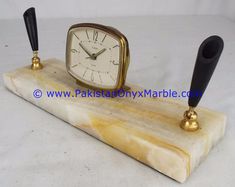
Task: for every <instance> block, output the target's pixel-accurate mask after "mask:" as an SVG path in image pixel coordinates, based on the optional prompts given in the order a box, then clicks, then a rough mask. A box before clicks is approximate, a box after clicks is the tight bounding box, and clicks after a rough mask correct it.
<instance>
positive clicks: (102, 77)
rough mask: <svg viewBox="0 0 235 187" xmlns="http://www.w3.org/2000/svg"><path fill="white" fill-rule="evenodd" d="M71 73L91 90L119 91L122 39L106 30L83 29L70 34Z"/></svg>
mask: <svg viewBox="0 0 235 187" xmlns="http://www.w3.org/2000/svg"><path fill="white" fill-rule="evenodd" d="M68 41H69V42H68V43H67V54H66V56H67V59H66V63H67V69H68V71H69V73H70V74H71V75H72V76H74V77H75V78H76V79H77V80H78V81H80V82H82V83H85V84H86V85H89V86H91V87H96V88H102V89H115V88H116V87H117V84H118V82H119V76H120V70H121V67H122V60H121V59H122V48H121V46H120V39H119V38H118V37H117V36H115V35H114V34H112V33H111V32H106V31H105V30H103V29H102V28H97V27H87V26H79V27H75V28H72V29H70V30H69V33H68Z"/></svg>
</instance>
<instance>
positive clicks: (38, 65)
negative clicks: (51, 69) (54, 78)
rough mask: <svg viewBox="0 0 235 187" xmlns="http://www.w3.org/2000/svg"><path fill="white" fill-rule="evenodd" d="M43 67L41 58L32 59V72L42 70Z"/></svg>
mask: <svg viewBox="0 0 235 187" xmlns="http://www.w3.org/2000/svg"><path fill="white" fill-rule="evenodd" d="M42 68H43V65H42V64H41V63H40V58H39V57H38V56H34V57H33V58H32V65H31V69H32V70H39V69H42Z"/></svg>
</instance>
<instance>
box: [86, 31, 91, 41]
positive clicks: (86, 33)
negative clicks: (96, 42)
mask: <svg viewBox="0 0 235 187" xmlns="http://www.w3.org/2000/svg"><path fill="white" fill-rule="evenodd" d="M86 36H87V39H88V40H89V39H90V38H89V35H88V32H87V30H86Z"/></svg>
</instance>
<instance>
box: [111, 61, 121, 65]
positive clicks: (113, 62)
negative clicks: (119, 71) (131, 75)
mask: <svg viewBox="0 0 235 187" xmlns="http://www.w3.org/2000/svg"><path fill="white" fill-rule="evenodd" d="M110 62H111V63H112V64H113V65H115V66H116V65H119V63H115V60H110Z"/></svg>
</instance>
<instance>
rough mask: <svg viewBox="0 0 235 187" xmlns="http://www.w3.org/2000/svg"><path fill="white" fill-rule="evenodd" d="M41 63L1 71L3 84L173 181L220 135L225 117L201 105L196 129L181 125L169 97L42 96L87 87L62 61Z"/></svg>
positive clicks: (180, 107)
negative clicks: (39, 67)
mask: <svg viewBox="0 0 235 187" xmlns="http://www.w3.org/2000/svg"><path fill="white" fill-rule="evenodd" d="M42 63H43V66H44V68H43V69H42V70H38V71H33V70H31V69H30V66H27V67H23V68H19V69H16V70H13V71H11V72H8V73H5V74H4V75H3V78H4V82H5V86H6V87H7V88H8V89H9V90H10V91H12V92H13V93H15V94H16V95H18V96H20V97H22V98H24V99H25V100H27V101H29V102H31V103H33V104H34V105H36V106H38V107H40V108H42V109H44V110H45V111H47V112H49V113H51V114H53V115H55V116H56V117H58V118H60V119H62V120H64V121H66V122H68V123H69V124H71V125H73V126H75V127H77V128H79V129H81V130H83V131H85V132H87V133H89V134H90V135H91V136H94V137H95V138H97V139H99V140H101V141H103V142H104V143H106V144H109V145H111V146H112V147H114V148H116V149H118V150H120V151H121V152H123V153H125V154H127V155H129V156H131V157H133V158H135V159H136V160H138V161H140V162H142V163H144V164H146V165H148V166H150V167H152V168H154V169H156V170H158V171H159V172H161V173H163V174H165V175H167V176H169V177H171V178H173V179H175V180H176V181H179V182H184V181H185V180H186V179H187V178H188V177H189V176H190V174H191V173H192V172H193V170H194V169H195V168H196V167H197V166H198V165H199V164H200V163H201V162H202V161H203V160H205V158H206V157H207V155H208V153H209V151H210V150H211V148H212V147H213V146H214V145H216V144H217V143H218V141H219V140H220V139H221V138H222V137H223V135H224V131H225V125H226V117H225V116H224V115H223V114H221V113H219V112H215V111H212V110H209V109H205V108H200V107H198V108H197V109H196V111H197V113H198V118H199V123H200V127H201V128H200V129H199V130H198V131H196V132H186V131H184V130H182V129H181V128H180V127H179V124H180V121H181V120H182V116H183V113H184V111H185V110H186V109H187V108H188V107H187V104H186V103H184V102H181V101H178V100H174V99H162V98H136V99H132V98H118V97H116V98H82V97H76V98H75V97H69V98H68V97H66V98H64V97H57V98H56V97H54V98H51V97H47V96H46V91H50V90H52V91H71V92H73V91H74V90H76V89H80V90H86V89H85V88H82V87H80V86H78V85H77V84H76V81H75V80H74V79H73V78H72V77H71V76H70V75H69V74H68V73H67V71H66V68H65V64H64V63H63V62H61V61H59V60H57V59H49V60H45V61H43V62H42ZM130 87H131V89H132V90H137V89H139V88H138V87H137V86H134V85H130ZM35 89H40V90H41V91H42V97H41V98H35V97H34V96H33V92H34V90H35ZM25 117H27V116H25ZM97 162H98V160H97Z"/></svg>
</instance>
